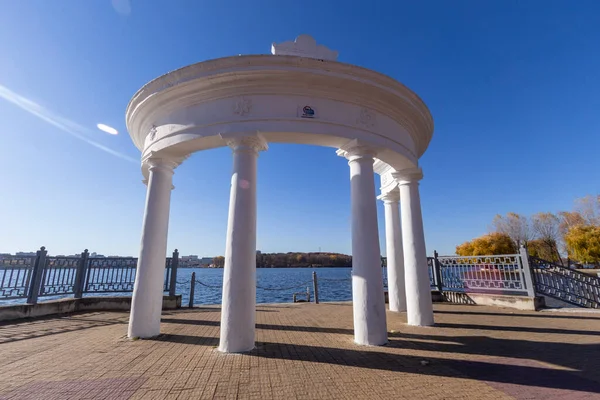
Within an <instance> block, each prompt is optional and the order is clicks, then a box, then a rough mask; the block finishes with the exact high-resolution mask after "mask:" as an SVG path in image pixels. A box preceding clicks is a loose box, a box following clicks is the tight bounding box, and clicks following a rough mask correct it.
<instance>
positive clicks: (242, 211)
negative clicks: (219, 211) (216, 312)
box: [219, 135, 267, 353]
mask: <svg viewBox="0 0 600 400" xmlns="http://www.w3.org/2000/svg"><path fill="white" fill-rule="evenodd" d="M226 141H227V144H228V145H229V146H230V147H231V149H232V150H233V174H232V176H231V193H230V197H229V220H228V223H227V241H226V244H225V267H224V271H223V303H222V306H221V337H220V343H219V350H220V351H222V352H226V353H239V352H244V351H250V350H252V349H253V348H254V327H255V313H256V167H257V166H256V164H257V158H258V152H259V151H261V150H266V149H267V144H266V142H265V141H264V139H262V138H261V137H260V136H258V135H254V136H244V137H237V138H235V137H234V138H229V139H226Z"/></svg>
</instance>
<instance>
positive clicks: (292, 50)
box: [271, 35, 338, 61]
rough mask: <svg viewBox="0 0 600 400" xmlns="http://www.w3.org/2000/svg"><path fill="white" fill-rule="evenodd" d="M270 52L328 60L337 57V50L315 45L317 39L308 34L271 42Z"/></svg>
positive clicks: (277, 54) (279, 54)
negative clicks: (288, 39) (285, 40)
mask: <svg viewBox="0 0 600 400" xmlns="http://www.w3.org/2000/svg"><path fill="white" fill-rule="evenodd" d="M271 54H273V55H275V56H297V57H308V58H316V59H318V60H329V61H335V60H337V57H338V52H337V51H334V50H331V49H329V48H327V47H325V46H323V45H322V44H319V45H317V41H316V40H315V39H314V38H313V37H312V36H310V35H300V36H298V37H297V38H296V40H294V41H291V40H290V41H288V42H283V43H273V44H272V45H271Z"/></svg>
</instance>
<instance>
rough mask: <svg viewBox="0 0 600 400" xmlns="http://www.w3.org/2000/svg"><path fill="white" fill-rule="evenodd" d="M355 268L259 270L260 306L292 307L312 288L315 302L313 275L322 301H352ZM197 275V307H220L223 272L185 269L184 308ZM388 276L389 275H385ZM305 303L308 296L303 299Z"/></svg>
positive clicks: (181, 283) (181, 282) (181, 281)
mask: <svg viewBox="0 0 600 400" xmlns="http://www.w3.org/2000/svg"><path fill="white" fill-rule="evenodd" d="M351 270H352V269H351V268H315V269H311V268H257V270H256V286H257V288H256V302H257V303H291V302H292V301H293V294H294V293H300V292H302V293H305V292H306V288H307V287H309V289H310V293H311V301H312V299H313V295H314V294H313V288H312V272H313V271H315V272H316V273H317V280H318V288H319V301H348V300H352V281H351V277H352V275H351ZM192 272H195V273H196V281H199V282H201V283H197V284H196V287H195V293H194V304H220V303H221V291H222V287H223V269H209V268H181V269H180V270H179V271H177V282H178V284H177V293H178V294H181V295H182V304H183V305H184V306H185V305H187V304H188V302H189V293H190V283H189V282H190V280H191V276H192ZM384 273H385V271H384ZM298 297H299V298H302V299H304V298H305V296H302V295H299V296H298Z"/></svg>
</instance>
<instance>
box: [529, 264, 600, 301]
mask: <svg viewBox="0 0 600 400" xmlns="http://www.w3.org/2000/svg"><path fill="white" fill-rule="evenodd" d="M530 262H531V269H532V271H533V281H534V284H535V291H536V292H537V293H539V294H543V295H545V296H549V297H553V298H555V299H558V300H561V301H564V302H566V303H569V304H573V305H576V306H580V307H587V308H600V279H599V278H597V277H594V276H590V275H587V274H583V273H581V272H577V271H574V270H572V269H570V268H565V267H563V266H561V265H558V264H555V263H552V262H550V261H546V260H542V259H540V258H537V257H530Z"/></svg>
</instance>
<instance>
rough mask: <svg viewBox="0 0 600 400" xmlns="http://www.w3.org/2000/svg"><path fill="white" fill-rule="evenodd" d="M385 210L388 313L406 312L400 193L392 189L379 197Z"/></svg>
mask: <svg viewBox="0 0 600 400" xmlns="http://www.w3.org/2000/svg"><path fill="white" fill-rule="evenodd" d="M379 199H380V200H383V203H384V209H385V252H386V257H387V275H388V298H389V307H390V311H396V312H400V311H406V292H405V289H404V254H403V251H402V228H401V226H400V210H399V208H398V205H399V202H400V192H399V190H398V188H394V190H391V191H389V192H387V193H385V194H382V195H381V196H379Z"/></svg>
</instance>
